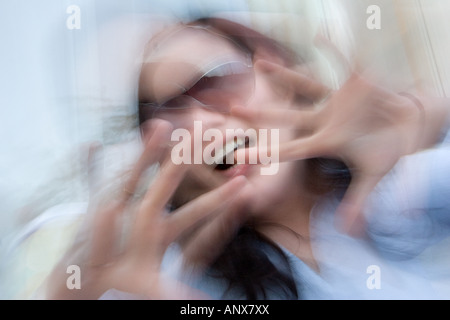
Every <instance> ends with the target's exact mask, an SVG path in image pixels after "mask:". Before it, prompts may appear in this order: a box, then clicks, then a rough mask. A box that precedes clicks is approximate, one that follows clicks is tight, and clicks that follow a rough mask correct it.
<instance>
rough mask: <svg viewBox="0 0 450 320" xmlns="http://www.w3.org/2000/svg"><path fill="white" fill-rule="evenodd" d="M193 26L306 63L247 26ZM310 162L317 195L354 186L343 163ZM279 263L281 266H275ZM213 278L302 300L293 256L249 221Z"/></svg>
mask: <svg viewBox="0 0 450 320" xmlns="http://www.w3.org/2000/svg"><path fill="white" fill-rule="evenodd" d="M187 25H192V26H197V25H201V26H208V27H210V28H213V29H214V31H217V32H218V33H221V34H223V35H226V36H227V37H228V38H230V39H232V40H233V41H234V42H236V43H237V44H239V45H240V46H242V47H243V48H246V49H247V50H248V51H249V52H250V53H252V54H255V53H256V52H258V54H259V55H260V56H261V57H264V56H267V57H270V58H271V59H273V58H274V57H276V58H278V59H279V63H282V64H284V65H285V66H286V67H290V66H294V65H296V64H299V63H301V61H300V58H299V57H298V55H297V54H295V53H294V52H293V51H292V50H289V49H288V48H286V47H284V46H282V45H281V44H280V43H279V42H277V41H275V40H273V39H271V38H269V37H267V36H264V35H262V34H261V33H259V32H257V31H255V30H252V29H250V28H247V27H245V26H243V25H241V24H238V23H235V22H232V21H229V20H225V19H221V18H202V19H198V20H195V21H193V22H190V23H187ZM148 118H149V116H148V114H146V113H145V110H143V109H142V108H139V122H140V124H142V123H143V122H144V121H146V120H147V119H148ZM305 161H306V166H307V169H306V172H307V177H306V179H305V183H307V184H308V186H309V187H310V188H311V189H312V190H314V191H316V192H317V193H325V192H329V191H332V190H336V189H340V190H345V189H346V188H347V187H348V185H349V183H350V179H351V177H350V172H349V170H348V168H347V167H346V166H345V164H343V163H342V162H340V161H338V160H334V159H325V158H315V159H308V160H305ZM275 261H276V262H275ZM208 275H209V276H212V277H215V278H220V279H222V280H225V281H226V282H227V283H228V290H227V291H226V292H225V295H226V294H227V293H228V292H233V293H234V294H240V295H242V296H243V297H245V298H246V299H249V300H256V299H267V298H275V299H299V298H301V294H300V292H299V291H298V287H297V286H298V285H300V286H301V284H298V283H297V284H296V282H295V281H294V278H293V274H292V271H291V269H290V263H289V260H288V257H287V256H286V255H285V253H284V251H283V250H282V249H281V248H280V247H279V246H278V245H277V244H276V243H274V242H273V241H271V240H270V239H268V238H267V237H265V236H264V235H263V234H261V233H259V232H258V231H257V230H256V229H255V228H254V226H253V225H252V224H251V223H249V224H246V225H244V226H242V227H241V228H240V230H239V231H238V233H237V235H236V236H235V237H234V238H233V239H232V240H231V241H230V242H229V243H228V245H227V246H226V247H225V248H224V250H223V252H222V253H221V254H220V255H219V256H218V258H217V259H216V260H215V262H214V263H213V264H212V265H211V267H210V268H209V271H208Z"/></svg>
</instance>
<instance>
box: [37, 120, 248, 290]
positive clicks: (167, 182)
mask: <svg viewBox="0 0 450 320" xmlns="http://www.w3.org/2000/svg"><path fill="white" fill-rule="evenodd" d="M152 127H153V129H152V130H151V131H152V132H151V133H150V134H149V135H150V138H149V139H148V141H147V142H146V145H145V148H144V151H143V153H142V155H141V156H140V158H139V160H138V161H137V163H136V164H135V166H134V168H133V170H132V172H131V175H130V177H129V178H128V180H127V181H126V183H125V185H124V188H123V190H124V191H123V192H122V193H121V195H120V196H118V197H116V198H111V199H108V201H107V202H105V201H102V202H101V203H103V205H99V203H100V202H95V201H94V200H93V201H92V205H91V208H90V212H89V214H88V217H87V220H86V223H85V224H84V226H85V228H86V229H85V230H84V232H82V233H80V237H78V238H77V240H76V241H75V243H74V245H73V247H72V248H71V249H70V250H69V251H68V252H67V253H66V255H65V256H64V257H63V258H62V260H61V261H60V263H59V264H58V265H57V266H55V268H54V270H53V272H52V274H51V275H50V277H49V278H48V280H47V281H46V298H54V299H80V298H81V299H97V298H99V297H100V296H101V295H102V294H103V293H104V292H105V291H107V290H109V289H112V288H114V289H117V290H121V291H124V292H128V293H133V294H136V295H139V296H140V297H143V298H148V299H179V298H180V299H192V298H206V296H205V294H204V293H202V292H199V291H197V290H194V289H192V288H190V287H189V286H187V285H185V284H183V283H181V282H179V281H178V280H176V279H175V278H173V277H172V276H171V275H170V274H169V273H167V272H166V270H163V269H162V267H161V263H162V260H163V257H164V255H165V253H166V250H167V248H168V247H169V245H170V244H172V243H174V242H175V241H177V240H178V239H179V238H180V237H181V236H182V235H185V233H186V232H189V231H190V230H192V229H193V228H194V227H195V230H196V232H195V233H194V234H193V235H192V236H190V237H188V238H187V240H185V241H183V243H182V248H183V250H184V251H185V254H184V260H185V263H189V264H191V266H195V267H203V266H205V265H207V264H208V263H209V262H211V260H212V259H214V257H215V256H214V255H213V254H211V252H217V253H220V248H221V245H224V244H225V243H226V241H227V240H228V239H229V237H230V236H232V235H233V233H234V232H235V231H236V230H237V227H238V226H239V221H240V219H239V217H238V216H237V215H236V212H238V210H237V206H238V205H239V201H238V198H239V191H240V190H241V189H242V188H243V187H244V186H245V185H246V179H245V178H243V177H238V178H236V179H233V180H231V181H229V182H228V183H226V184H224V185H222V186H221V187H219V188H217V189H215V190H213V191H211V192H209V193H206V194H204V195H202V196H200V197H198V198H197V199H195V200H193V201H191V202H189V203H187V204H186V205H184V206H182V207H180V208H179V209H177V210H175V211H173V212H170V213H169V212H168V211H167V210H166V206H167V204H168V202H169V200H170V198H171V197H172V195H173V193H174V192H175V190H176V188H177V187H178V185H179V183H180V182H181V180H182V179H183V177H184V175H185V173H186V171H187V170H188V167H187V166H186V165H175V164H173V163H172V161H171V160H170V157H169V155H170V152H167V148H168V147H167V146H168V133H169V132H170V129H171V127H170V125H169V124H168V123H167V122H164V121H155V123H153V126H152ZM158 162H159V163H161V167H160V170H159V172H158V175H157V176H156V178H155V179H154V180H153V182H152V183H151V185H150V187H149V188H148V190H147V191H146V193H145V195H144V196H143V197H142V199H134V198H133V193H134V192H135V190H136V189H137V186H138V185H139V182H140V180H141V176H142V174H143V173H144V171H145V170H146V169H147V168H148V167H149V166H150V165H153V164H155V163H158ZM90 171H91V172H93V171H95V170H90ZM105 203H106V205H105ZM125 221H127V222H128V223H126V224H123V223H124V222H125ZM125 225H128V228H125ZM124 229H126V230H125V231H126V232H125V233H124ZM124 235H125V236H124ZM208 246H213V247H214V249H215V250H209V251H203V249H205V248H207V247H208ZM73 264H76V265H78V266H79V267H80V270H81V276H82V282H81V289H80V290H69V289H68V288H67V287H66V279H67V274H66V268H67V265H73Z"/></svg>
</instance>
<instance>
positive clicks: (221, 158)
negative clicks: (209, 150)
mask: <svg viewBox="0 0 450 320" xmlns="http://www.w3.org/2000/svg"><path fill="white" fill-rule="evenodd" d="M248 147H250V139H249V138H248V137H245V138H237V137H236V138H235V139H234V140H233V141H230V142H228V143H227V144H225V145H224V147H223V148H222V150H220V151H219V152H218V154H217V155H216V156H215V157H214V164H213V165H214V166H215V167H214V170H218V171H225V170H229V169H231V168H233V167H235V166H236V165H237V162H236V160H235V159H234V152H235V151H236V150H238V149H242V148H248Z"/></svg>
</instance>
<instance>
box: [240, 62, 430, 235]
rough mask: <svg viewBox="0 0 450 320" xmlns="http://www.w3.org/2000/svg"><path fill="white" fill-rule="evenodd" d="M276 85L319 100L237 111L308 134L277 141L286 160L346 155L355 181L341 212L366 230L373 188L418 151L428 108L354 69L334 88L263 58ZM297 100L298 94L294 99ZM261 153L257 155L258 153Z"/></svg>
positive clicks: (351, 225)
mask: <svg viewBox="0 0 450 320" xmlns="http://www.w3.org/2000/svg"><path fill="white" fill-rule="evenodd" d="M255 68H258V69H259V70H260V71H262V72H264V73H265V74H266V75H267V77H269V80H270V81H271V82H272V83H273V84H274V85H276V86H284V87H285V88H287V89H288V90H291V91H292V94H290V95H286V96H287V97H292V96H295V95H297V96H302V97H303V98H306V99H308V100H310V101H312V102H316V103H315V106H313V107H309V108H298V107H296V106H295V102H293V103H292V108H289V109H288V110H286V109H284V108H281V109H277V108H276V106H268V107H263V108H258V109H256V108H244V107H240V106H237V107H235V108H233V110H232V114H233V115H234V116H237V117H241V118H245V119H246V120H247V121H250V122H253V123H255V125H268V124H270V125H271V126H278V127H279V128H280V129H283V128H284V129H294V130H297V131H298V132H302V134H301V135H300V136H299V137H298V138H297V139H294V140H291V141H289V142H287V143H283V144H281V145H279V146H277V150H270V152H279V158H280V161H292V160H300V159H307V158H315V157H328V158H334V159H339V160H342V161H343V162H344V163H345V164H346V165H347V166H348V167H349V169H350V171H351V174H352V180H351V184H350V186H349V188H348V190H347V192H346V194H345V197H344V199H343V200H342V202H341V204H340V206H339V208H338V210H337V211H338V212H337V217H338V218H340V222H341V223H340V227H341V228H342V229H343V230H344V231H346V232H349V233H357V232H360V231H361V230H362V223H363V220H362V214H361V213H362V211H363V209H364V205H365V201H366V199H367V197H368V195H369V194H370V193H371V192H372V190H373V188H374V187H375V186H376V184H377V183H378V182H379V181H380V179H381V178H383V176H384V175H385V174H386V173H387V172H389V171H390V170H391V169H392V168H393V166H394V165H395V164H396V163H397V161H398V160H399V159H400V158H401V157H402V156H404V155H407V154H410V153H413V152H415V151H417V149H418V148H419V146H420V145H421V144H420V139H422V134H423V129H424V122H423V121H424V118H423V117H424V110H423V107H422V106H421V105H420V102H418V101H417V102H416V101H415V100H414V98H412V97H409V96H406V95H402V94H398V93H395V92H391V91H389V90H388V89H386V88H382V87H380V86H379V85H377V84H375V83H372V82H370V81H369V80H366V79H364V78H363V77H361V76H359V75H358V74H357V73H352V74H351V76H350V77H349V79H348V80H347V82H346V83H345V84H344V85H343V86H342V88H340V89H339V90H337V91H332V90H331V89H329V88H327V87H326V86H324V85H322V84H321V83H319V82H318V81H316V80H313V79H312V78H310V77H308V76H307V75H306V74H303V73H299V72H296V71H294V70H291V69H288V68H286V67H283V66H281V65H276V64H273V63H270V62H267V61H258V62H256V64H255ZM293 101H295V100H293ZM268 151H269V150H261V149H259V150H257V149H256V148H252V149H247V150H238V152H237V153H236V157H237V158H241V159H242V157H243V156H245V157H246V159H247V160H249V159H254V158H255V156H256V155H258V154H267V152H268ZM255 153H256V155H255Z"/></svg>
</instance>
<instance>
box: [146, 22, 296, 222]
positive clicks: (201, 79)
mask: <svg viewBox="0 0 450 320" xmlns="http://www.w3.org/2000/svg"><path fill="white" fill-rule="evenodd" d="M145 58H146V59H145V61H144V65H143V68H142V71H141V78H140V97H139V99H140V102H141V103H142V102H143V103H145V102H152V103H151V104H149V106H148V108H149V110H148V112H151V117H154V118H161V119H164V120H167V121H169V122H171V123H172V125H173V127H174V130H176V129H180V128H183V129H186V130H189V132H190V133H191V135H190V137H188V138H191V139H192V140H191V141H190V145H191V147H192V149H191V151H192V152H191V156H192V158H193V157H194V155H195V154H197V155H198V154H201V155H203V154H204V152H205V150H206V149H207V148H208V146H210V147H211V145H212V144H213V145H214V146H215V147H217V149H214V150H215V151H214V152H213V156H214V157H213V158H214V159H215V161H214V163H212V164H208V163H204V162H203V163H202V164H192V165H191V166H190V169H191V170H189V173H188V174H187V176H186V178H185V180H184V181H183V182H182V183H181V185H180V187H179V189H178V191H177V193H176V195H175V197H174V202H175V204H176V205H181V204H183V203H185V202H187V201H189V200H192V199H193V198H196V197H197V196H199V195H201V194H203V193H205V192H208V191H210V190H212V189H214V188H216V187H218V186H220V185H221V184H223V183H225V182H226V181H228V180H229V179H231V178H232V177H234V176H237V175H245V176H246V177H247V179H248V180H249V182H250V183H249V186H248V188H247V189H246V190H244V193H245V195H244V196H245V197H246V199H247V200H248V201H247V203H248V204H249V207H248V208H246V209H247V210H250V211H251V212H252V213H255V214H256V213H258V214H260V213H261V214H263V213H264V212H266V211H270V210H273V208H274V206H277V205H278V204H281V203H282V202H283V201H284V200H285V199H286V198H285V197H286V195H288V194H291V193H293V192H299V189H298V188H299V183H298V182H297V181H298V180H299V179H300V176H299V175H300V174H301V172H300V171H301V166H299V164H298V163H295V164H294V163H279V164H276V168H277V170H276V172H272V174H268V175H264V174H261V172H262V171H261V168H262V165H249V164H234V165H233V164H232V163H231V164H230V163H229V162H227V161H225V156H229V155H230V154H232V155H233V154H234V151H235V149H238V148H246V147H249V144H250V143H254V142H256V141H255V140H252V141H249V139H248V137H246V136H245V134H244V135H242V132H250V131H247V130H249V129H250V130H252V131H251V132H256V133H257V136H256V137H257V140H258V143H260V138H261V137H260V136H259V133H262V132H265V134H266V137H267V138H268V140H267V143H268V144H269V146H270V145H271V144H272V145H276V144H277V143H278V142H283V141H286V140H288V139H291V138H292V137H293V136H292V133H290V132H289V131H288V130H283V129H282V128H270V127H255V126H256V125H255V124H254V123H251V122H249V121H244V120H242V119H239V118H236V117H233V116H231V115H230V114H229V110H230V108H231V107H232V106H234V105H245V107H246V108H268V107H270V108H273V107H276V108H289V106H290V104H289V102H288V101H286V100H285V99H284V98H283V97H281V96H280V95H279V94H278V93H277V92H276V91H277V90H274V89H273V86H272V84H271V82H270V79H268V78H267V75H266V74H265V73H264V72H262V71H260V70H257V69H255V68H254V67H253V63H254V62H255V61H252V57H251V55H250V53H249V52H247V51H246V50H245V49H243V48H242V47H240V46H238V45H237V44H236V43H234V42H233V41H231V40H230V39H228V38H227V37H224V36H222V35H220V34H218V33H215V32H214V31H211V30H206V29H204V28H197V27H182V28H180V29H177V30H176V31H173V32H171V33H169V36H167V37H165V38H164V39H163V40H161V41H159V42H158V43H157V44H156V46H155V47H154V49H152V50H151V52H150V53H149V55H148V56H147V57H145ZM276 58H277V57H274V59H276ZM199 129H200V130H202V132H201V133H199V132H198V130H199ZM208 129H214V130H215V131H214V132H215V133H217V134H216V135H215V136H214V138H213V139H211V140H210V141H205V139H204V138H205V136H203V133H204V132H205V131H206V130H208ZM273 130H278V134H279V136H276V135H275V134H274V132H275V131H273ZM227 132H228V133H227ZM230 132H234V133H236V135H235V136H230V134H229V133H230ZM218 133H221V135H218ZM240 133H241V134H240ZM185 138H186V137H183V140H184V139H185ZM195 139H197V140H198V139H200V140H201V141H194V140H195ZM271 139H272V141H271ZM275 139H276V140H277V141H273V140H275ZM214 140H217V141H214ZM219 140H220V141H219ZM178 141H181V140H177V141H176V142H174V143H178ZM183 142H188V141H183ZM219 146H220V147H219ZM208 150H211V148H210V149H208ZM209 153H210V152H209ZM219 158H221V159H220V160H223V161H222V162H226V163H224V164H221V163H220V162H221V161H218V160H219ZM228 159H229V158H228ZM191 163H195V161H192V162H191ZM268 166H270V164H269V165H266V167H268ZM272 171H274V170H272Z"/></svg>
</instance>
